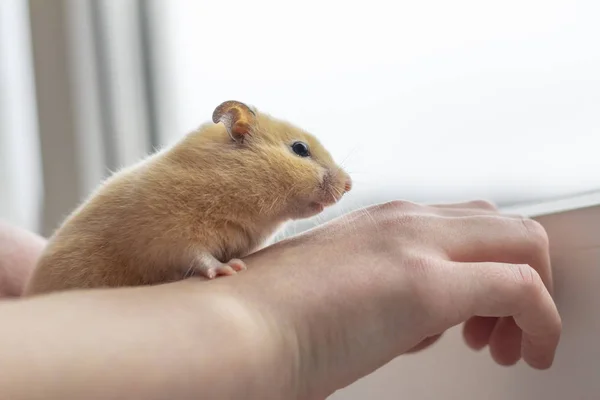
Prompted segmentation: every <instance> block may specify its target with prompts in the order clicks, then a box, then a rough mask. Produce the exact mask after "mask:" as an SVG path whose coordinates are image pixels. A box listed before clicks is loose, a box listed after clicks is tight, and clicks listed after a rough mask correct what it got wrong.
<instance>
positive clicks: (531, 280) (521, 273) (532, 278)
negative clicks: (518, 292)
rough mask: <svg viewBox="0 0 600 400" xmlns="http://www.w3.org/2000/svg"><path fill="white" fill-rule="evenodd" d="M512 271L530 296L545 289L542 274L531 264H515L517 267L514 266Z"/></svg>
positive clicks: (518, 282)
mask: <svg viewBox="0 0 600 400" xmlns="http://www.w3.org/2000/svg"><path fill="white" fill-rule="evenodd" d="M512 271H513V276H514V279H515V281H516V283H517V284H518V285H519V286H520V288H521V289H522V290H523V291H524V292H525V293H526V295H527V296H528V297H529V296H531V295H535V294H537V293H540V292H541V291H542V290H543V288H544V284H543V283H542V279H541V277H540V274H539V273H538V272H537V271H536V270H535V269H534V268H532V267H531V266H529V265H527V264H518V265H515V268H513V269H512Z"/></svg>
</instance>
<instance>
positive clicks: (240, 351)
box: [0, 281, 292, 399]
mask: <svg viewBox="0 0 600 400" xmlns="http://www.w3.org/2000/svg"><path fill="white" fill-rule="evenodd" d="M215 287H216V286H215ZM249 310H250V309H249V308H248V307H244V306H243V305H242V304H241V303H239V302H238V300H236V298H235V296H231V295H229V294H228V293H225V292H223V291H222V290H221V289H214V288H212V287H211V285H210V284H204V283H201V282H198V281H194V282H192V281H187V282H180V283H176V284H171V285H164V286H160V287H153V288H139V289H118V290H106V291H95V292H72V293H65V294H59V295H52V296H47V297H39V298H33V299H29V300H22V301H15V302H6V303H0V320H2V321H4V323H3V327H2V329H1V330H0V371H2V374H0V392H1V393H3V396H6V397H7V398H14V399H37V398H39V399H47V398H57V399H58V398H65V399H69V398H88V397H90V396H92V397H94V398H111V399H118V398H123V399H135V398H140V399H163V398H178V399H186V398H198V396H201V397H203V398H219V399H228V398H230V399H239V398H261V399H269V398H273V399H276V398H277V399H279V398H285V395H287V394H289V392H290V387H289V385H290V382H291V381H292V379H291V377H290V373H289V371H290V369H289V368H283V366H285V365H286V364H287V363H289V361H290V357H289V353H288V352H287V351H282V349H281V346H282V345H283V342H282V341H280V340H278V338H277V337H273V335H272V332H273V330H272V329H270V328H268V326H269V322H268V321H265V320H264V318H263V317H262V316H261V315H251V314H250V311H249ZM32 377H35V378H34V379H33V381H32Z"/></svg>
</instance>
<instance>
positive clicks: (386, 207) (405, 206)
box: [375, 200, 419, 212]
mask: <svg viewBox="0 0 600 400" xmlns="http://www.w3.org/2000/svg"><path fill="white" fill-rule="evenodd" d="M418 207H419V206H418V205H417V204H416V203H412V202H410V201H406V200H392V201H388V202H385V203H382V204H379V205H377V206H375V209H376V210H377V211H381V212H409V211H414V210H415V209H417V208H418Z"/></svg>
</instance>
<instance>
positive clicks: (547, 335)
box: [430, 263, 562, 369]
mask: <svg viewBox="0 0 600 400" xmlns="http://www.w3.org/2000/svg"><path fill="white" fill-rule="evenodd" d="M440 275H441V276H440V277H439V280H437V282H436V279H432V280H431V283H430V284H433V285H438V287H436V291H433V290H432V292H435V293H437V294H438V295H441V297H440V298H438V301H437V302H436V304H437V305H438V306H439V310H438V311H439V312H440V313H441V314H440V315H442V316H449V315H451V316H453V317H454V318H456V320H453V321H447V323H450V324H451V325H450V326H454V325H457V324H459V323H461V322H462V321H465V320H467V319H469V318H471V317H473V316H480V317H513V318H514V321H515V323H516V325H517V326H518V327H519V328H520V330H521V332H522V335H523V336H522V341H521V354H522V356H523V358H524V360H525V361H526V362H527V363H528V364H529V365H531V366H532V367H534V368H538V369H545V368H549V367H550V366H551V365H552V362H553V360H554V355H555V352H556V347H557V346H558V342H559V339H560V334H561V329H562V324H561V319H560V315H559V314H558V311H557V309H556V305H555V304H554V302H553V301H552V297H551V296H550V294H549V292H548V291H547V290H546V288H545V287H544V285H543V282H542V280H541V278H540V276H539V274H538V273H537V272H536V271H535V270H534V269H533V268H531V267H530V266H528V265H514V264H505V263H450V268H442V274H440ZM440 287H443V288H444V290H446V292H444V291H440ZM445 328H446V327H442V326H440V327H438V329H440V330H442V329H445ZM513 333H514V332H513V331H512V330H511V331H510V332H506V331H505V333H504V334H509V335H512V334H513ZM514 339H515V338H514V337H509V338H508V339H506V340H514ZM498 350H501V348H498Z"/></svg>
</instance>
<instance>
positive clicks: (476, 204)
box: [432, 200, 498, 213]
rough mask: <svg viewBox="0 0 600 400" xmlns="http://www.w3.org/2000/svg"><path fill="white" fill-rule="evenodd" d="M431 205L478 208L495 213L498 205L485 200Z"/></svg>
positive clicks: (465, 208) (449, 207) (466, 208)
mask: <svg viewBox="0 0 600 400" xmlns="http://www.w3.org/2000/svg"><path fill="white" fill-rule="evenodd" d="M432 207H436V208H446V209H459V210H480V211H489V212H496V213H497V212H498V207H496V205H495V204H494V203H491V202H489V201H485V200H472V201H467V202H463V203H448V204H434V205H432Z"/></svg>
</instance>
